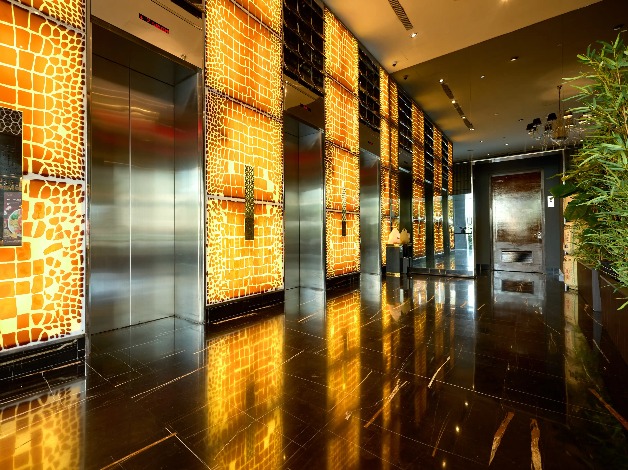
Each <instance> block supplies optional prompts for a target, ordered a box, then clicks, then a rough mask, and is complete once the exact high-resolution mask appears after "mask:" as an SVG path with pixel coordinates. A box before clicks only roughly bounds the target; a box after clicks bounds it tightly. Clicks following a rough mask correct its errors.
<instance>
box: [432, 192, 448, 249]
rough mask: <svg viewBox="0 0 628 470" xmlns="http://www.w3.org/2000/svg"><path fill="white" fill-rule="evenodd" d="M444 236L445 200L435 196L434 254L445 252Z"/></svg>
mask: <svg viewBox="0 0 628 470" xmlns="http://www.w3.org/2000/svg"><path fill="white" fill-rule="evenodd" d="M443 236H444V234H443V198H442V196H434V254H437V255H438V254H441V253H444V252H445V245H444V239H443Z"/></svg>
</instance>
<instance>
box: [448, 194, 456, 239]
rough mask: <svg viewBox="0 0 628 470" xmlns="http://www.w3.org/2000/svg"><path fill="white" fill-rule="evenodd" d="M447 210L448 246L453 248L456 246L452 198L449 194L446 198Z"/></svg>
mask: <svg viewBox="0 0 628 470" xmlns="http://www.w3.org/2000/svg"><path fill="white" fill-rule="evenodd" d="M447 210H448V214H447V215H448V217H447V218H448V219H449V224H448V227H449V248H450V249H451V250H454V249H455V248H456V246H455V245H456V244H455V243H454V238H455V237H454V200H453V198H452V197H451V196H449V197H448V198H447Z"/></svg>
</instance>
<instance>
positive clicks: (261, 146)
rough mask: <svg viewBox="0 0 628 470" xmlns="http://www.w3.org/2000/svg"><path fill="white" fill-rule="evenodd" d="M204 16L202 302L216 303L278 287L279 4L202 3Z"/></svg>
mask: <svg viewBox="0 0 628 470" xmlns="http://www.w3.org/2000/svg"><path fill="white" fill-rule="evenodd" d="M205 10H206V56H205V57H206V62H205V85H206V93H205V94H206V97H207V99H206V132H207V134H206V161H207V171H206V187H207V245H206V255H207V267H206V268H207V303H208V304H215V303H220V302H224V301H228V300H231V299H235V298H240V297H245V296H249V295H255V294H262V293H266V292H270V291H276V290H280V289H282V288H283V259H284V258H283V246H284V244H283V135H282V133H283V131H282V129H283V121H282V119H283V118H282V116H283V93H282V85H281V79H282V69H281V67H282V43H281V11H282V3H281V1H279V0H237V1H236V0H207V1H206V2H205ZM247 167H248V168H253V170H252V171H253V177H252V178H248V179H247V178H246V176H245V175H246V171H247V170H246V168H247ZM249 175H250V173H249ZM247 181H248V182H249V184H250V183H251V182H252V185H253V190H252V194H253V201H252V202H253V208H252V210H250V211H249V212H248V214H249V216H250V215H251V214H252V215H253V217H252V219H251V218H250V217H249V218H247V219H246V220H247V227H249V228H250V227H252V231H248V232H247V231H245V218H246V217H245V216H246V214H247V212H246V205H245V200H246V195H247V194H249V195H250V194H251V191H250V189H251V188H250V187H249V188H248V189H249V191H247ZM249 209H250V207H249ZM251 237H252V239H250V238H251Z"/></svg>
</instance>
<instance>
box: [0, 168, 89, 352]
mask: <svg viewBox="0 0 628 470" xmlns="http://www.w3.org/2000/svg"><path fill="white" fill-rule="evenodd" d="M23 197H24V200H23V203H22V219H23V228H22V230H23V243H22V246H21V247H2V248H0V336H1V340H0V350H3V349H7V348H12V347H14V346H23V345H25V344H28V343H32V342H39V341H47V340H50V339H57V338H63V337H65V336H68V335H70V334H73V333H76V332H80V331H82V330H83V299H84V275H85V273H84V270H85V267H84V264H85V263H84V261H85V260H84V254H83V248H84V241H85V240H84V237H85V233H84V232H85V226H84V224H85V220H84V219H85V217H84V199H85V195H84V191H83V186H82V185H75V184H67V183H55V182H45V181H39V180H32V181H29V180H26V181H24V183H23Z"/></svg>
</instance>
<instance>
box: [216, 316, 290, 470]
mask: <svg viewBox="0 0 628 470" xmlns="http://www.w3.org/2000/svg"><path fill="white" fill-rule="evenodd" d="M283 331H284V318H283V316H276V317H273V318H271V319H268V320H265V321H262V322H259V323H255V324H254V325H251V326H248V327H246V328H242V329H239V330H238V331H236V332H234V333H231V334H228V335H224V336H221V337H219V338H216V339H214V340H210V341H208V344H207V371H208V372H207V403H208V406H207V409H208V426H207V432H208V436H207V439H208V441H209V445H208V446H207V448H208V453H209V455H208V456H207V460H206V461H207V462H211V463H212V467H216V468H225V469H226V468H246V469H254V470H256V469H268V470H271V469H277V468H281V466H282V463H283V455H284V454H283V445H284V441H283V436H282V431H283V420H282V411H281V408H280V407H279V405H280V399H281V396H282V393H283V361H284V359H283V357H284V356H283V344H284V338H283ZM234 352H237V353H234Z"/></svg>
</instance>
